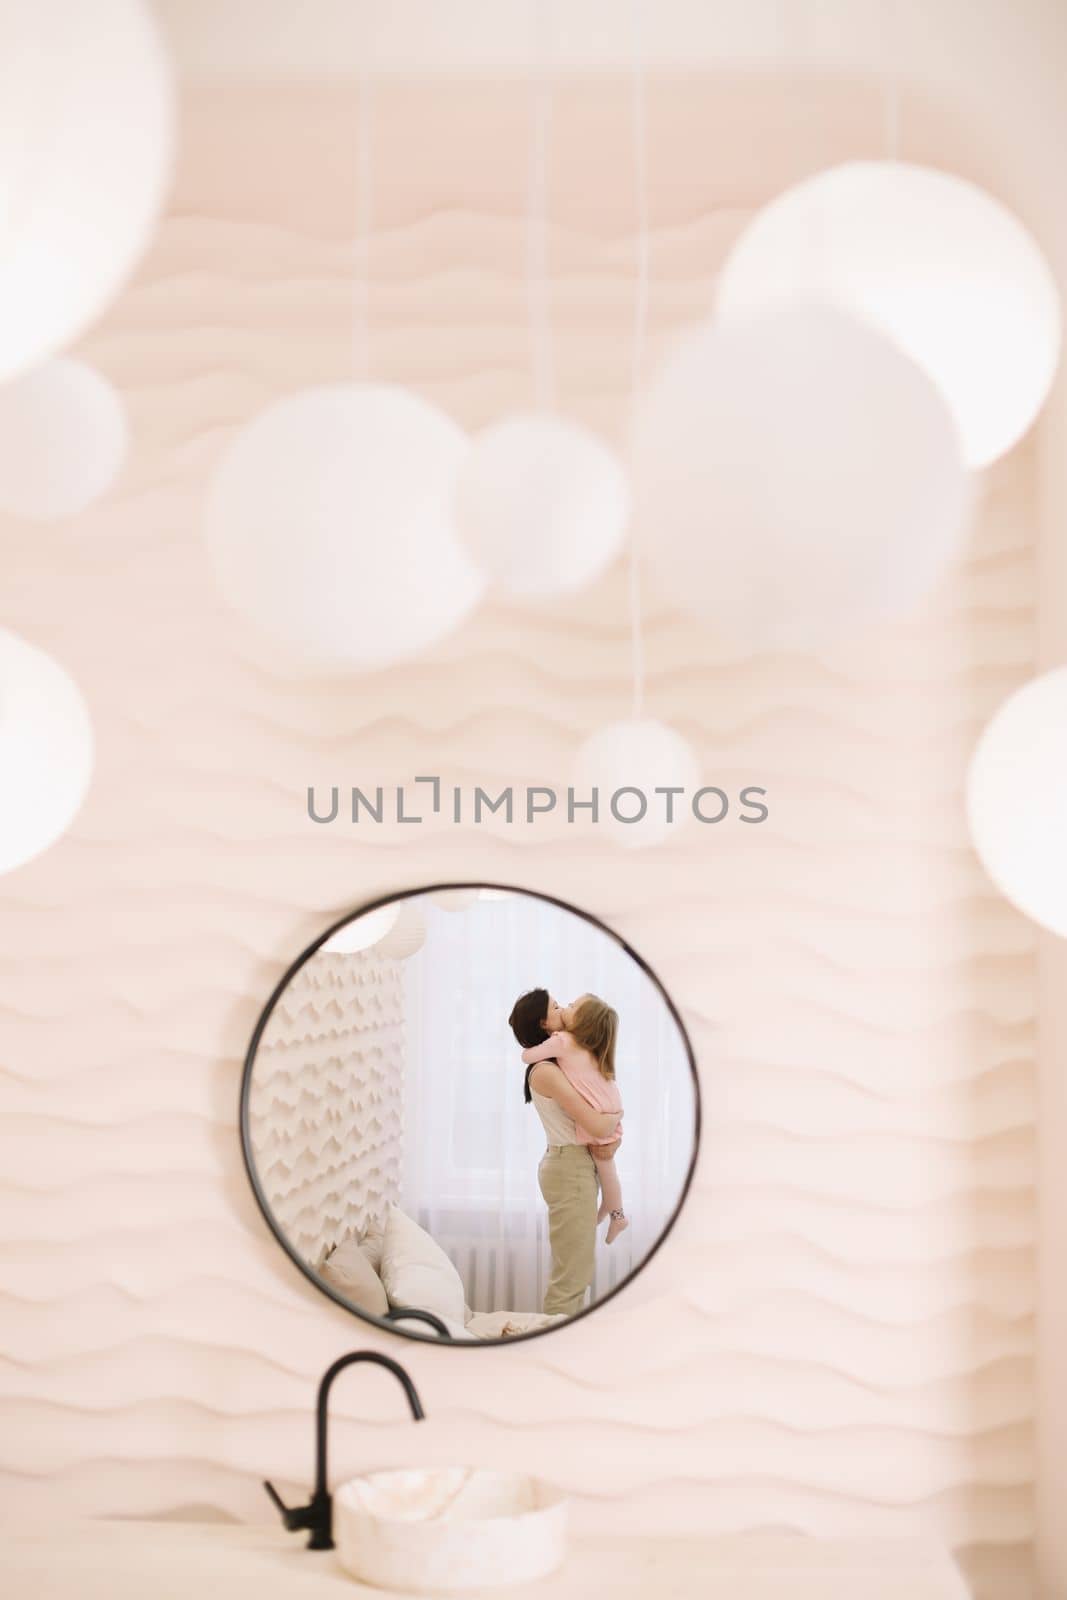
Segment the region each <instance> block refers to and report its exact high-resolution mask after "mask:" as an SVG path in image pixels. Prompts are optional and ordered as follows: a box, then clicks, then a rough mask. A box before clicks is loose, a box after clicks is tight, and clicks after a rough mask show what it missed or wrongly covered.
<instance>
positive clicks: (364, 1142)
mask: <svg viewBox="0 0 1067 1600" xmlns="http://www.w3.org/2000/svg"><path fill="white" fill-rule="evenodd" d="M403 1074H404V1008H403V978H402V972H401V968H400V965H399V963H397V962H395V961H382V960H380V959H379V958H378V957H376V956H374V955H373V954H371V953H368V952H365V951H361V952H359V953H357V954H351V955H342V954H329V955H328V954H325V953H323V952H320V953H319V954H318V955H315V956H312V958H311V960H310V961H307V962H305V964H304V965H303V967H301V969H300V971H299V972H298V973H297V975H296V977H295V978H294V979H293V981H292V983H291V984H290V985H289V987H288V988H287V989H286V991H285V993H284V994H283V995H282V997H281V999H280V1000H279V1001H278V1004H277V1005H276V1006H275V1008H274V1011H273V1012H272V1014H271V1017H270V1020H269V1022H268V1024H267V1027H266V1030H265V1032H264V1035H263V1040H262V1042H261V1044H260V1048H259V1052H258V1054H257V1057H256V1065H255V1071H254V1074H253V1084H252V1091H251V1094H250V1097H249V1127H250V1133H251V1141H252V1148H253V1151H254V1153H255V1158H256V1164H257V1167H258V1169H259V1176H260V1181H261V1183H262V1185H263V1189H264V1192H265V1194H266V1196H267V1199H268V1201H269V1202H270V1205H271V1208H272V1210H273V1212H274V1214H275V1216H276V1217H277V1219H278V1222H279V1223H280V1224H281V1226H282V1227H283V1228H284V1230H285V1231H286V1233H287V1234H288V1235H289V1238H290V1239H291V1241H292V1243H293V1245H294V1247H295V1248H296V1249H297V1250H298V1251H299V1252H300V1254H301V1255H302V1256H303V1257H304V1258H305V1260H307V1261H309V1262H310V1263H311V1264H312V1265H316V1264H317V1263H318V1262H319V1261H320V1260H321V1259H322V1257H323V1255H324V1254H325V1253H326V1251H327V1250H329V1249H330V1248H331V1247H332V1246H333V1245H335V1244H338V1243H339V1242H340V1241H341V1240H342V1239H345V1238H348V1237H350V1236H351V1235H352V1234H354V1233H357V1232H359V1231H360V1230H361V1229H362V1228H364V1227H365V1226H366V1225H367V1223H368V1222H371V1221H374V1220H376V1219H379V1218H381V1217H382V1216H383V1215H384V1212H385V1209H386V1207H387V1205H388V1204H389V1202H390V1201H396V1200H398V1199H399V1196H400V1170H401V1166H400V1163H401V1138H402V1133H403V1122H402V1087H403Z"/></svg>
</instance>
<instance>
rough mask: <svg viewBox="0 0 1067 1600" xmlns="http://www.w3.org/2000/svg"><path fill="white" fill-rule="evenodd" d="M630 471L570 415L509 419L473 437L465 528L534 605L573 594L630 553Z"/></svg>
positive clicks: (489, 562)
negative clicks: (625, 542)
mask: <svg viewBox="0 0 1067 1600" xmlns="http://www.w3.org/2000/svg"><path fill="white" fill-rule="evenodd" d="M629 509H630V501H629V493H628V489H627V482H626V474H625V473H624V471H623V468H622V464H621V462H620V461H619V459H618V457H617V456H616V455H615V454H614V453H613V452H612V451H611V450H609V449H608V447H607V445H605V444H604V443H603V442H602V441H601V440H600V439H598V438H597V437H596V435H595V434H593V433H590V431H589V430H588V428H583V427H581V426H580V425H579V424H578V423H576V422H570V421H567V420H565V419H564V418H562V417H556V416H549V415H543V414H538V413H531V414H528V415H519V416H514V417H507V418H505V420H504V421H503V422H497V423H494V424H493V426H492V427H489V428H486V429H484V430H483V431H482V432H481V433H479V434H477V435H476V436H475V438H474V441H473V445H472V448H471V452H470V455H469V456H468V458H467V461H466V464H465V466H464V469H463V472H462V473H461V474H460V478H459V483H458V486H457V494H456V521H457V526H458V528H459V533H460V537H461V538H462V539H463V541H464V543H465V544H466V546H467V548H468V549H469V551H470V552H471V555H472V556H473V557H474V559H475V560H476V561H477V562H478V564H479V566H481V567H484V568H485V570H486V572H488V573H489V575H490V576H491V577H492V578H493V579H494V580H495V582H496V583H498V584H499V585H500V586H501V588H503V589H506V590H507V591H508V592H509V593H511V594H516V595H522V596H524V597H525V598H526V599H533V600H536V599H544V598H547V597H548V596H550V595H556V594H570V593H573V592H574V591H575V590H578V589H582V588H584V587H585V586H586V585H587V584H589V583H592V582H593V581H594V579H596V578H598V577H599V576H600V574H601V573H602V572H603V571H604V569H605V568H606V567H607V566H608V564H609V563H610V562H611V561H612V560H614V558H615V556H617V555H618V553H619V551H620V549H621V548H622V543H623V539H624V537H625V534H626V524H627V521H628V518H629Z"/></svg>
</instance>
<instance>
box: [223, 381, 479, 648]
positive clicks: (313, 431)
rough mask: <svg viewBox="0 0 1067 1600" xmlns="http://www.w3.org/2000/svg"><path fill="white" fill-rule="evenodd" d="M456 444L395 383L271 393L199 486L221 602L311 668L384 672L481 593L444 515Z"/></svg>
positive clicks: (436, 417) (454, 432)
mask: <svg viewBox="0 0 1067 1600" xmlns="http://www.w3.org/2000/svg"><path fill="white" fill-rule="evenodd" d="M468 449H469V442H468V439H467V435H466V434H465V433H464V432H463V431H462V430H461V429H460V428H458V427H457V426H456V424H455V423H454V422H452V421H451V420H450V419H449V418H448V417H446V416H445V415H444V413H443V412H441V411H438V410H437V409H436V408H435V407H433V406H431V405H429V404H428V403H427V402H426V401H425V400H422V399H420V398H419V397H418V396H417V395H414V394H411V393H409V392H408V391H407V390H405V389H401V388H393V387H388V386H379V385H373V384H334V385H329V386H325V387H323V388H317V389H307V390H304V391H302V392H301V393H299V394H295V395H290V396H289V397H287V398H286V399H283V400H279V401H278V402H277V403H276V404H274V405H272V406H270V407H268V409H267V410H266V411H264V412H262V413H261V414H260V415H259V416H258V417H256V418H254V419H253V421H252V422H250V423H249V424H248V425H247V426H246V427H244V428H242V430H241V432H240V433H239V434H238V435H237V437H236V439H235V440H234V441H233V443H232V444H231V445H230V447H229V449H228V450H227V451H226V454H225V456H224V457H223V459H222V462H221V463H220V465H219V467H218V469H217V471H216V473H215V477H214V480H213V482H212V484H211V487H210V490H209V493H208V500H207V508H206V535H207V541H208V546H209V549H210V552H211V556H212V559H213V562H214V565H215V569H216V573H217V576H218V579H219V583H220V586H221V588H222V591H223V593H224V594H225V596H226V598H227V600H228V601H229V602H230V604H231V605H232V606H234V607H235V608H236V609H237V610H239V611H241V612H243V613H244V614H245V615H246V616H248V617H249V618H250V619H251V620H252V621H253V622H254V623H256V624H257V625H258V626H259V627H260V628H262V629H263V630H264V631H265V632H266V633H268V634H270V635H271V636H272V638H273V639H274V640H275V641H277V642H278V643H280V644H281V645H282V646H283V647H284V648H285V649H286V650H287V651H288V652H290V653H291V654H292V656H293V657H294V658H297V659H300V660H303V661H305V662H308V663H310V664H312V665H315V666H318V667H322V668H331V667H332V668H347V669H355V670H366V669H370V668H374V667H382V666H387V665H389V664H390V663H392V662H395V661H401V660H403V659H405V658H406V657H409V656H413V655H415V654H417V653H418V652H419V651H420V650H422V649H424V648H425V647H426V646H428V645H431V644H434V643H435V642H436V641H437V640H438V639H440V638H442V637H443V636H444V635H445V634H446V633H448V632H450V631H451V630H452V629H453V628H456V627H458V626H459V624H460V623H461V622H462V621H463V620H464V618H465V617H466V616H467V615H468V613H469V612H470V611H471V610H472V609H473V608H474V606H475V605H476V604H477V602H478V601H479V599H480V598H481V596H482V593H483V591H484V589H485V577H484V575H483V574H482V573H481V572H480V571H479V570H478V568H477V567H475V565H474V563H473V562H472V561H471V559H470V557H469V556H468V554H467V552H466V551H465V550H464V549H463V547H462V545H461V544H460V542H459V540H458V539H457V538H456V536H455V531H454V525H453V517H452V502H453V495H454V490H455V483H456V477H457V474H458V473H459V470H460V468H461V466H462V464H463V462H464V459H465V457H466V454H467V451H468Z"/></svg>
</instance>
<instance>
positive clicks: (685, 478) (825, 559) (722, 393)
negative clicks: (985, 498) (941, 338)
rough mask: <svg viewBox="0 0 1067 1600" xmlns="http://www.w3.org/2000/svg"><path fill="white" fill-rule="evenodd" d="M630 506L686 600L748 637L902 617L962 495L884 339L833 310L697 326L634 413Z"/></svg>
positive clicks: (661, 567) (937, 405)
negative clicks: (633, 506) (633, 499)
mask: <svg viewBox="0 0 1067 1600" xmlns="http://www.w3.org/2000/svg"><path fill="white" fill-rule="evenodd" d="M635 495H636V510H635V517H636V521H637V524H638V527H639V529H640V530H641V533H642V535H643V541H642V542H643V546H644V550H645V559H646V561H647V563H648V565H649V567H650V568H651V570H652V571H653V572H654V573H655V575H656V577H657V579H658V581H659V583H660V585H661V587H662V589H663V590H664V592H665V593H666V594H667V595H668V596H669V597H670V598H671V599H672V600H673V601H674V602H675V603H676V604H677V605H679V606H680V607H682V608H683V609H684V610H686V611H689V612H691V613H692V614H693V615H695V616H698V617H700V618H702V619H704V620H706V621H709V622H712V623H713V624H714V625H715V626H716V627H718V628H720V629H721V630H722V631H723V632H724V633H726V634H728V635H730V636H732V637H733V638H734V639H736V640H737V642H738V643H741V644H749V645H751V646H752V647H753V648H804V647H806V646H809V645H818V644H819V643H821V642H823V641H824V640H825V639H827V638H828V637H831V636H833V635H844V634H848V633H849V632H852V631H854V630H856V629H858V628H860V627H862V626H863V625H864V624H867V623H871V622H876V621H880V620H883V619H887V618H890V617H896V616H899V615H901V614H902V613H906V612H907V611H908V610H909V609H910V608H912V607H913V606H914V605H915V604H916V602H917V601H918V600H919V599H920V598H921V597H922V596H923V595H924V594H925V593H926V591H927V590H928V589H929V588H930V587H931V586H932V584H933V583H934V581H935V580H936V579H937V577H938V576H939V575H940V573H941V572H942V570H943V569H944V567H945V566H946V565H947V563H948V562H949V561H950V560H951V558H952V557H953V556H954V555H955V554H956V553H957V552H958V551H959V549H960V546H961V542H962V535H963V532H964V529H965V527H966V522H967V512H968V509H969V505H970V493H969V483H968V478H967V475H966V473H965V470H964V467H963V462H962V460H961V457H960V446H959V438H958V435H957V432H956V430H955V428H954V426H953V423H952V419H951V417H950V415H949V413H948V410H947V409H946V407H945V404H944V402H943V401H942V399H941V398H940V396H939V394H938V392H937V390H936V389H935V388H934V386H933V384H932V383H931V382H930V380H929V379H928V378H927V377H926V376H925V375H924V374H923V373H922V372H921V371H920V370H919V368H918V367H917V366H915V364H914V363H913V362H912V361H910V360H909V359H908V357H907V356H905V355H904V354H903V353H902V352H901V351H900V350H899V349H898V348H897V346H896V345H894V344H892V343H891V342H890V341H889V340H888V339H886V338H885V337H884V336H883V335H882V334H880V333H878V332H876V331H875V330H874V329H873V328H870V327H869V326H867V325H866V324H864V323H861V322H857V321H856V320H855V319H854V318H852V317H849V316H847V315H846V314H845V313H843V312H840V311H836V310H834V309H832V308H831V307H823V306H812V307H795V308H793V307H781V308H776V309H773V310H771V311H769V312H767V313H765V314H763V315H761V316H757V317H754V318H751V319H746V320H743V321H738V322H736V323H729V324H725V325H724V324H716V325H713V326H706V327H703V328H701V329H699V330H697V331H695V332H694V333H693V334H691V335H690V336H689V337H688V338H687V339H686V340H685V341H684V342H683V343H682V344H681V345H680V346H679V347H678V348H677V350H676V351H675V354H674V356H673V358H672V359H671V360H670V361H668V363H667V365H666V367H665V368H664V370H663V371H662V373H661V374H660V376H659V378H658V380H657V382H656V383H655V384H654V385H653V388H652V390H651V392H650V394H649V396H648V398H647V401H646V403H645V405H644V407H643V409H642V413H641V416H640V419H639V425H638V430H637V439H636V444H635Z"/></svg>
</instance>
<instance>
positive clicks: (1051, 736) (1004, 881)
mask: <svg viewBox="0 0 1067 1600" xmlns="http://www.w3.org/2000/svg"><path fill="white" fill-rule="evenodd" d="M967 817H968V822H969V825H970V830H971V838H972V840H973V841H974V847H975V849H976V850H977V852H978V854H979V856H980V857H981V859H982V863H983V865H984V866H985V869H986V871H987V872H988V873H989V876H990V877H991V878H992V880H993V882H994V883H995V884H996V886H997V888H998V889H999V890H1000V891H1001V893H1002V894H1004V895H1005V896H1006V897H1007V898H1008V899H1009V900H1010V901H1011V902H1012V904H1013V905H1015V906H1018V908H1019V910H1020V911H1022V912H1024V913H1025V914H1026V915H1027V916H1028V917H1032V918H1033V920H1034V921H1035V922H1038V923H1040V924H1041V926H1042V927H1044V928H1049V929H1051V931H1052V932H1053V933H1058V934H1060V935H1062V936H1063V937H1065V938H1067V849H1065V848H1064V825H1065V819H1067V667H1057V668H1056V669H1055V670H1054V671H1052V672H1046V673H1044V674H1043V676H1041V677H1040V678H1034V679H1032V680H1031V681H1030V682H1029V683H1027V684H1024V685H1023V687H1022V688H1021V689H1018V690H1017V691H1016V692H1015V694H1013V695H1012V696H1011V697H1010V699H1008V700H1007V701H1005V703H1004V705H1002V706H1001V708H1000V710H999V711H998V712H997V713H996V715H995V716H994V717H993V719H992V721H991V722H990V723H989V724H988V726H987V727H986V729H985V731H984V733H983V734H982V736H981V738H980V739H979V741H978V744H977V746H976V747H975V751H974V755H973V756H972V757H971V762H970V767H969V769H968V773H967Z"/></svg>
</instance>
